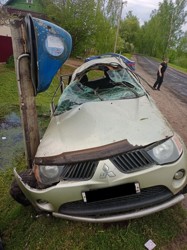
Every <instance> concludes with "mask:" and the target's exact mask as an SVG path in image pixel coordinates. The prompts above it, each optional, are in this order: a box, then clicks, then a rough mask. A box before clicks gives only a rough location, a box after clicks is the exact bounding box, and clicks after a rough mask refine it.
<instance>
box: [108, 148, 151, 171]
mask: <svg viewBox="0 0 187 250" xmlns="http://www.w3.org/2000/svg"><path fill="white" fill-rule="evenodd" d="M110 160H111V162H112V163H113V164H114V165H115V166H116V167H117V168H118V169H119V170H120V171H121V172H124V173H132V172H136V171H139V170H142V169H144V168H147V167H150V166H151V165H153V164H154V163H155V162H154V160H153V159H152V158H151V157H150V156H149V155H148V153H147V152H146V151H145V150H143V149H141V150H136V151H132V152H128V153H124V154H120V155H117V156H114V157H112V158H110Z"/></svg>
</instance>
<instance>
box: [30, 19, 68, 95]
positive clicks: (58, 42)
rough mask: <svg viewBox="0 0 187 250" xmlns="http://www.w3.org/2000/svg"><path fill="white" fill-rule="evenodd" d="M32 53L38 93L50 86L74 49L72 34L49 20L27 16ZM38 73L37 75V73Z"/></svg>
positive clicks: (34, 79)
mask: <svg viewBox="0 0 187 250" xmlns="http://www.w3.org/2000/svg"><path fill="white" fill-rule="evenodd" d="M26 25H27V29H28V30H29V31H28V33H29V34H30V35H28V38H29V39H30V40H31V41H29V45H30V46H29V47H30V53H31V77H32V81H33V85H34V88H35V92H36V94H37V93H39V92H43V91H45V90H46V89H48V87H49V86H50V84H51V82H52V79H53V77H54V76H55V74H56V73H57V71H58V70H59V68H60V67H61V66H62V64H63V63H64V62H65V61H66V60H67V58H68V57H69V55H70V53H71V49H72V39H71V36H70V34H69V33H68V32H67V31H65V30H64V29H62V28H61V27H59V26H57V25H55V24H53V23H50V22H48V21H45V20H42V19H38V18H33V17H31V15H28V16H27V17H26ZM35 74H36V75H35Z"/></svg>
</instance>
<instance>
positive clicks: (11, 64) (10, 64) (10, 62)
mask: <svg viewBox="0 0 187 250" xmlns="http://www.w3.org/2000/svg"><path fill="white" fill-rule="evenodd" d="M6 65H7V67H8V68H14V56H10V57H9V58H8V60H7V61H6Z"/></svg>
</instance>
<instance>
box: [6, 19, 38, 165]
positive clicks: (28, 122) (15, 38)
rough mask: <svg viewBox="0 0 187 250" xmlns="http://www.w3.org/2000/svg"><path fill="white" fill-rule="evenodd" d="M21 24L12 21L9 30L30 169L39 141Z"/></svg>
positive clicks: (27, 57)
mask: <svg viewBox="0 0 187 250" xmlns="http://www.w3.org/2000/svg"><path fill="white" fill-rule="evenodd" d="M23 22H24V21H23V19H22V20H20V19H17V20H12V21H11V23H10V28H11V36H12V44H13V52H14V61H15V69H16V74H17V84H18V94H19V100H20V113H21V120H22V127H23V135H24V142H25V154H26V161H27V167H28V168H32V162H33V159H34V156H35V154H36V150H37V147H38V145H39V141H40V140H39V130H38V118H37V111H36V105H35V96H34V88H33V85H32V81H31V73H30V60H29V54H27V53H26V41H25V37H26V32H25V28H24V23H23Z"/></svg>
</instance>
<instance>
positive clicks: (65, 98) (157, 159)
mask: <svg viewBox="0 0 187 250" xmlns="http://www.w3.org/2000/svg"><path fill="white" fill-rule="evenodd" d="M14 174H15V180H14V182H13V184H12V187H11V190H10V193H11V195H12V196H13V197H14V199H15V200H16V201H18V202H20V203H21V204H23V205H29V204H32V205H33V206H34V207H35V208H36V209H37V210H39V211H44V212H46V213H50V214H52V215H53V216H56V217H60V218H63V219H70V220H77V221H86V222H114V221H121V220H127V219H133V218H138V217H141V216H145V215H149V214H151V213H154V212H158V211H160V210H163V209H166V208H168V207H170V206H173V205H175V204H176V203H178V202H180V201H182V200H183V199H184V194H185V193H186V192H187V186H186V185H187V150H186V147H185V145H184V143H183V141H182V140H181V138H180V137H179V136H178V135H177V134H176V133H175V132H174V131H173V130H172V128H171V126H170V125H169V124H168V122H167V121H166V119H165V118H164V117H163V115H162V114H161V113H160V111H159V110H158V108H157V107H156V106H155V103H154V101H153V100H152V98H151V97H150V96H149V94H148V93H147V92H146V90H145V89H144V87H143V85H142V84H141V79H140V77H139V76H138V75H137V74H136V73H135V72H132V71H130V70H129V68H128V67H127V66H126V65H125V63H124V62H123V61H122V60H121V59H120V58H115V57H111V58H100V59H94V60H91V61H88V62H86V63H83V64H82V65H81V66H80V67H79V68H77V69H76V70H75V71H74V73H73V74H72V75H71V79H70V82H69V85H68V86H67V87H66V88H65V89H64V90H63V92H62V95H61V97H60V99H59V101H58V104H57V106H54V105H53V111H52V118H51V121H50V123H49V126H48V128H47V130H46V132H45V134H44V136H43V138H42V140H41V143H40V145H39V147H38V150H37V153H36V156H35V159H34V162H33V168H32V170H26V171H25V172H23V173H20V174H18V173H17V172H16V170H14Z"/></svg>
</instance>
